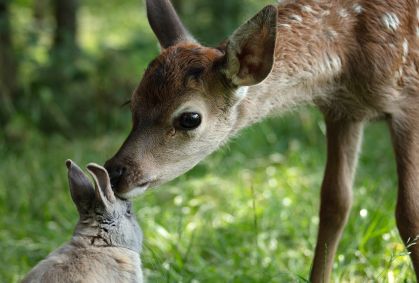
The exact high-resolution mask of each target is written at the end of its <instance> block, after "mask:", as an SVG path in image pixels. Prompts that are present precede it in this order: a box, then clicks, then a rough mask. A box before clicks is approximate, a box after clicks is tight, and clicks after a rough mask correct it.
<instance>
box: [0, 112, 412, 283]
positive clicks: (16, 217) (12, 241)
mask: <svg viewBox="0 0 419 283" xmlns="http://www.w3.org/2000/svg"><path fill="white" fill-rule="evenodd" d="M125 111H128V110H125ZM127 121H128V120H127ZM323 129H324V125H323V122H322V121H321V119H320V116H319V115H318V114H317V113H316V112H313V111H307V110H303V111H301V112H300V113H299V114H289V115H287V116H286V117H283V118H279V119H273V120H269V121H266V122H264V123H261V124H259V125H257V126H255V127H253V128H251V129H248V130H245V131H244V133H242V135H241V136H240V137H238V138H236V139H235V140H234V141H232V142H231V143H230V144H229V145H228V146H227V147H225V148H223V149H222V150H221V151H219V152H217V153H216V154H213V155H212V156H211V157H209V158H208V159H207V160H205V161H204V162H203V163H201V164H200V165H198V166H197V167H195V168H194V169H193V170H192V171H191V172H189V173H188V174H186V175H185V176H182V177H180V178H178V179H176V180H175V181H173V182H171V183H170V184H167V185H164V186H163V187H160V188H159V189H156V190H152V191H150V192H148V193H146V194H145V195H144V196H142V197H140V198H138V199H136V200H135V209H136V214H137V216H138V219H139V221H140V224H141V226H142V228H143V230H144V234H145V243H144V251H143V253H142V260H143V262H144V267H145V272H146V274H147V277H148V278H149V281H150V282H305V280H306V279H307V278H308V274H309V270H310V264H311V258H312V256H313V250H314V244H315V237H316V229H317V224H318V217H317V207H318V205H319V186H320V183H321V179H322V172H323V163H324V160H325V146H324V135H323ZM127 131H128V129H120V130H118V131H113V132H109V133H108V134H103V135H100V136H97V137H94V138H92V137H85V138H80V139H77V140H68V139H64V138H62V137H60V136H50V137H48V138H46V137H43V136H42V135H37V134H36V132H33V133H31V132H30V133H28V135H27V142H26V143H23V144H20V145H16V146H13V148H11V146H10V144H9V145H6V144H0V158H1V160H2V162H1V163H0V215H1V217H0V227H2V228H1V230H0V250H1V251H2V256H1V259H0V278H2V280H4V282H17V281H19V280H20V279H22V276H24V274H25V273H26V272H28V271H29V270H30V268H31V267H32V266H34V265H35V264H36V263H37V262H38V261H39V260H41V259H42V258H44V257H45V256H46V255H47V254H48V253H49V252H51V251H52V250H54V249H55V248H57V247H58V246H59V245H61V244H63V243H64V242H66V241H68V240H69V239H70V236H71V234H72V230H73V228H74V225H75V223H76V221H77V212H76V209H75V207H74V205H73V203H72V202H71V198H70V195H69V191H68V186H67V180H66V169H65V166H64V160H65V159H66V158H72V159H74V160H75V161H77V162H79V163H80V164H86V163H88V162H90V161H96V162H98V163H103V162H104V161H105V159H106V158H107V157H109V156H110V155H112V154H113V153H114V152H115V150H116V149H117V148H118V146H119V145H120V144H121V142H122V140H123V139H124V136H125V134H126V132H127ZM359 165H360V166H359V170H358V174H357V181H356V183H355V188H354V204H353V209H352V213H351V216H350V219H349V223H348V226H347V228H346V230H345V233H344V235H343V239H342V242H341V244H340V246H339V250H338V253H337V256H336V260H335V264H334V272H333V281H334V282H414V281H415V279H414V274H413V270H412V268H411V265H410V261H409V257H408V256H407V255H406V253H405V249H404V246H403V244H402V242H401V240H400V238H399V236H398V232H397V229H396V228H395V221H394V217H393V214H394V213H393V211H394V206H395V200H396V174H395V166H394V162H393V156H392V151H391V146H390V142H389V137H388V133H387V131H386V128H385V126H384V125H383V124H381V123H374V124H373V125H370V126H368V128H367V131H366V135H365V140H364V146H363V153H362V155H361V157H360V164H359Z"/></svg>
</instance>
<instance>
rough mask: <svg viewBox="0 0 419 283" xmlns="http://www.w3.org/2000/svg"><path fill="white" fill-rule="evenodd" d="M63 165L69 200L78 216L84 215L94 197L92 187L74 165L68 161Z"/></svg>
mask: <svg viewBox="0 0 419 283" xmlns="http://www.w3.org/2000/svg"><path fill="white" fill-rule="evenodd" d="M65 164H66V166H67V169H68V182H69V184H70V193H71V198H72V199H73V202H74V203H75V204H76V206H77V210H78V211H79V214H86V213H87V212H88V210H89V209H90V206H91V204H92V201H93V199H94V197H95V193H94V189H93V186H92V184H91V183H90V181H89V179H88V178H87V176H86V175H85V174H84V173H83V171H82V170H81V169H80V167H79V166H77V164H76V163H74V162H73V161H71V160H70V159H68V160H67V161H66V162H65Z"/></svg>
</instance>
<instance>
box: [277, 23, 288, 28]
mask: <svg viewBox="0 0 419 283" xmlns="http://www.w3.org/2000/svg"><path fill="white" fill-rule="evenodd" d="M278 28H285V29H291V25H289V24H278Z"/></svg>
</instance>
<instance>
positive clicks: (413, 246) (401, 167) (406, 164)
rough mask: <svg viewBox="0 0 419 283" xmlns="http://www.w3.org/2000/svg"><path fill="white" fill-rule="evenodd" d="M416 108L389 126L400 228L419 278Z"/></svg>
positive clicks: (418, 119)
mask: <svg viewBox="0 0 419 283" xmlns="http://www.w3.org/2000/svg"><path fill="white" fill-rule="evenodd" d="M411 105H417V104H415V103H412V104H411ZM415 108H416V109H410V111H408V112H409V113H404V114H403V115H400V117H397V116H393V117H392V118H391V120H390V128H391V133H392V138H393V145H394V151H395V154H396V160H397V173H398V177H399V190H398V196H397V207H396V221H397V228H398V229H399V232H400V235H401V237H402V239H403V241H404V243H405V244H406V245H407V247H408V250H409V252H410V257H411V259H412V262H413V267H414V268H415V272H416V278H417V280H418V281H419V243H417V237H418V236H419V114H418V112H417V107H415Z"/></svg>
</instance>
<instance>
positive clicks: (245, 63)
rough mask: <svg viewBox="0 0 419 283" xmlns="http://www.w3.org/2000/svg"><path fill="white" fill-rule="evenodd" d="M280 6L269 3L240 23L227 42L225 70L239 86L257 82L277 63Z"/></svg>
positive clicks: (228, 76)
mask: <svg viewBox="0 0 419 283" xmlns="http://www.w3.org/2000/svg"><path fill="white" fill-rule="evenodd" d="M276 22H277V8H276V7H275V6H272V5H269V6H266V7H265V8H263V9H262V10H261V11H260V12H259V13H257V14H256V16H254V17H253V18H251V19H250V20H248V21H247V22H246V23H244V24H243V25H242V26H240V27H239V28H238V29H237V30H236V31H235V32H234V33H233V34H232V35H231V36H230V37H229V38H228V41H227V43H226V44H227V46H226V56H227V58H226V59H227V62H226V64H227V66H226V67H225V70H224V71H225V73H226V75H227V78H229V79H230V80H231V81H232V82H233V83H234V84H235V85H237V86H249V85H255V84H257V83H260V82H261V81H263V80H264V79H265V78H266V77H267V76H268V75H269V73H270V72H271V70H272V65H273V63H274V52H275V41H276V30H277V29H276V25H277V23H276Z"/></svg>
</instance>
